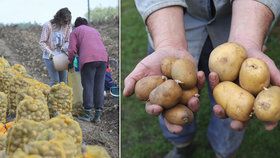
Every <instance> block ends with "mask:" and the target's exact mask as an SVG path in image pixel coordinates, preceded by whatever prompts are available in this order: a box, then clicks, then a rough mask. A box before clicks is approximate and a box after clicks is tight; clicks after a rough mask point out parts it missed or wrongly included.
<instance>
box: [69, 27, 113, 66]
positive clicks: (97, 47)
mask: <svg viewBox="0 0 280 158" xmlns="http://www.w3.org/2000/svg"><path fill="white" fill-rule="evenodd" d="M73 34H74V35H75V36H76V39H77V45H78V50H77V53H78V55H79V58H80V63H81V65H80V67H81V68H82V66H83V64H84V63H87V62H92V61H107V58H108V54H107V51H106V48H105V46H104V44H103V41H102V39H101V36H100V34H99V32H98V31H97V30H96V29H94V28H92V27H90V26H87V25H81V26H79V27H77V28H75V29H74V30H73ZM70 49H71V48H70Z"/></svg>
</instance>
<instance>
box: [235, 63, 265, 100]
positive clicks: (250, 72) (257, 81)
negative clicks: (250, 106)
mask: <svg viewBox="0 0 280 158" xmlns="http://www.w3.org/2000/svg"><path fill="white" fill-rule="evenodd" d="M269 83H270V73H269V69H268V66H267V65H266V63H265V62H263V61H262V60H259V59H255V58H248V59H246V60H245V61H244V62H243V64H242V66H241V69H240V72H239V84H240V86H241V87H242V88H243V89H245V90H247V91H248V92H250V93H251V94H253V95H257V94H258V93H259V92H260V91H262V90H263V88H264V87H268V86H269Z"/></svg>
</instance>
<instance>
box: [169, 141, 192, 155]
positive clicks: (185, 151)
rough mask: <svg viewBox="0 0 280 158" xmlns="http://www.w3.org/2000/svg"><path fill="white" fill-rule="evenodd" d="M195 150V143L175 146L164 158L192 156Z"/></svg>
mask: <svg viewBox="0 0 280 158" xmlns="http://www.w3.org/2000/svg"><path fill="white" fill-rule="evenodd" d="M194 150H195V146H194V144H190V143H188V145H186V146H183V147H176V146H174V147H173V149H172V150H171V151H170V152H169V153H168V154H167V155H165V156H164V158H188V157H192V154H193V152H194Z"/></svg>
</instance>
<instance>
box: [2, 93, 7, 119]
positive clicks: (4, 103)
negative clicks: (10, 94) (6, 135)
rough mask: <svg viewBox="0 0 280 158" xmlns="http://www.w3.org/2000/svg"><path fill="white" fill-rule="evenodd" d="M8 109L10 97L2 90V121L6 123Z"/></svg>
mask: <svg viewBox="0 0 280 158" xmlns="http://www.w3.org/2000/svg"><path fill="white" fill-rule="evenodd" d="M7 109H8V98H7V95H6V94H5V93H3V92H0V122H1V123H6V115H7Z"/></svg>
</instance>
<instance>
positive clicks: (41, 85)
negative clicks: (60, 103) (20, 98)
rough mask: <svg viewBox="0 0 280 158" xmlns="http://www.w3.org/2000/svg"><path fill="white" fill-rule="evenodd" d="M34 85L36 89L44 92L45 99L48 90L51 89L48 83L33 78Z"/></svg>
mask: <svg viewBox="0 0 280 158" xmlns="http://www.w3.org/2000/svg"><path fill="white" fill-rule="evenodd" d="M34 86H35V88H36V89H38V90H40V91H41V92H42V93H43V94H44V96H45V98H46V99H47V98H48V96H49V93H50V90H51V87H50V86H49V85H47V84H44V83H42V82H39V81H37V80H35V81H34Z"/></svg>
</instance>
